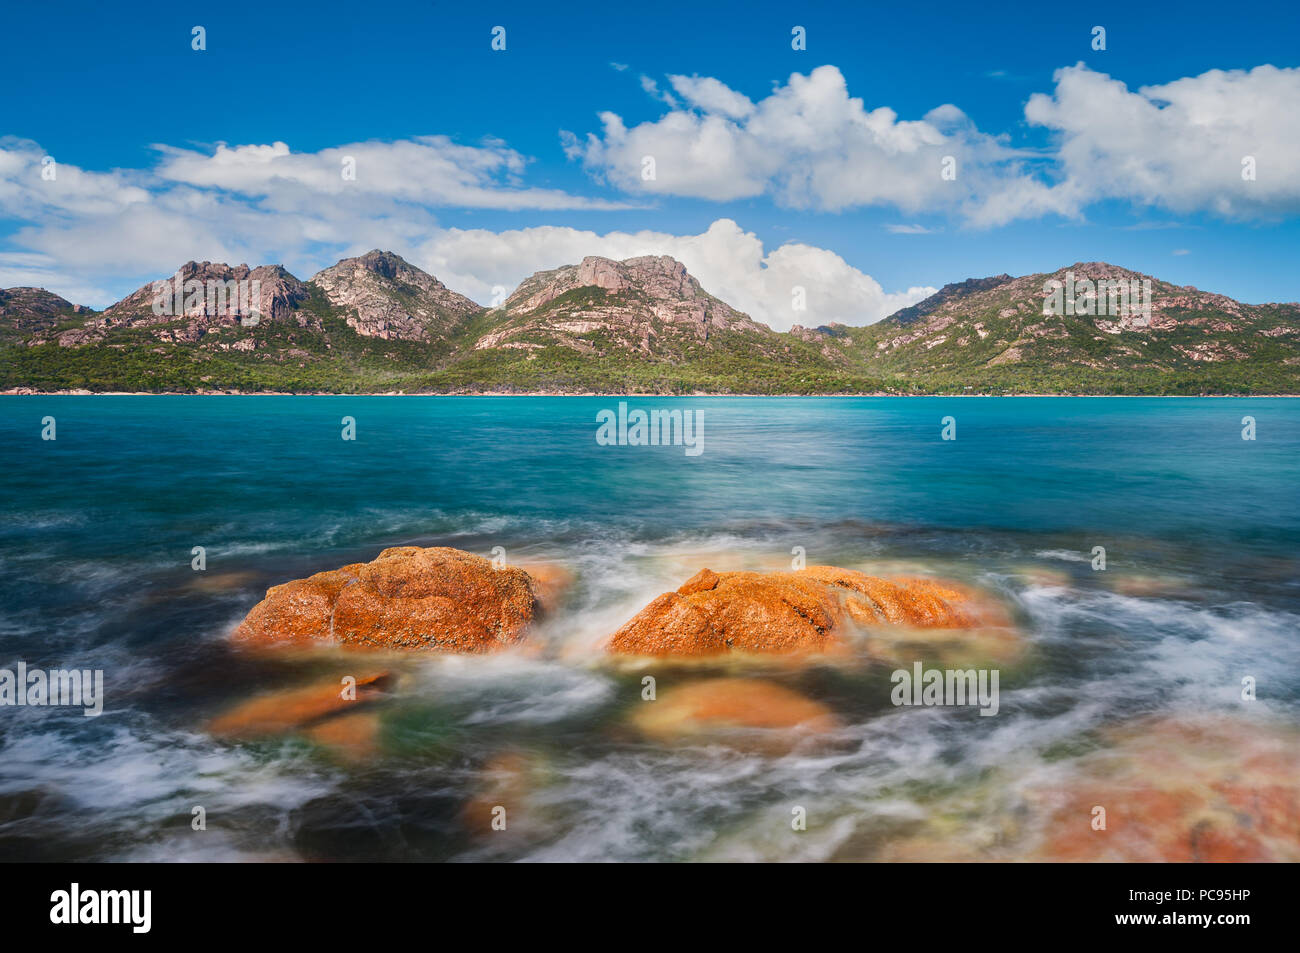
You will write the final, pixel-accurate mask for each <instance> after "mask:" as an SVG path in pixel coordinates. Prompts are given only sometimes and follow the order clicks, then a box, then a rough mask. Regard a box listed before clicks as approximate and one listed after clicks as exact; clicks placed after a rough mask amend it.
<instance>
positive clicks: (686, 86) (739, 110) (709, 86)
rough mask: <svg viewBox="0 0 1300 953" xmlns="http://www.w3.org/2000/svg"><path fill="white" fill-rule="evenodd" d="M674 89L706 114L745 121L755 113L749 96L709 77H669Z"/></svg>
mask: <svg viewBox="0 0 1300 953" xmlns="http://www.w3.org/2000/svg"><path fill="white" fill-rule="evenodd" d="M668 81H669V82H670V83H672V85H673V89H675V90H676V91H677V94H678V95H679V96H681V97H682V98H683V99H684V100H686V101H687V102H688V103H690V104H691V105H692V106H695V107H696V108H698V109H702V110H703V111H705V112H711V113H718V114H719V115H722V116H725V117H727V118H728V119H744V118H745V117H746V116H749V115H750V114H751V113H753V111H754V104H753V102H751V101H750V99H749V97H748V96H743V95H741V94H740V93H738V92H736V91H735V90H732V89H728V88H727V87H726V86H724V85H723V84H722V83H721V82H719V81H718V80H716V79H713V78H712V77H709V76H669V77H668Z"/></svg>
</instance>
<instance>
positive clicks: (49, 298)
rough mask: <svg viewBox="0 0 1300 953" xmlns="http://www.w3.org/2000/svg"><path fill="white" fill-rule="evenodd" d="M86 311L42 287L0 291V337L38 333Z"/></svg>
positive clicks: (3, 289)
mask: <svg viewBox="0 0 1300 953" xmlns="http://www.w3.org/2000/svg"><path fill="white" fill-rule="evenodd" d="M86 311H87V309H85V308H83V307H82V306H81V305H79V304H73V303H72V302H70V301H68V300H67V299H66V298H61V297H59V296H58V295H56V294H54V293H53V292H50V291H46V290H45V289H44V288H0V336H2V337H8V336H10V335H18V336H23V335H29V334H39V333H40V332H42V331H48V330H50V329H51V328H53V327H54V326H55V325H57V324H58V323H59V322H60V321H62V320H66V319H67V318H70V317H73V316H75V315H78V314H82V313H84V312H86Z"/></svg>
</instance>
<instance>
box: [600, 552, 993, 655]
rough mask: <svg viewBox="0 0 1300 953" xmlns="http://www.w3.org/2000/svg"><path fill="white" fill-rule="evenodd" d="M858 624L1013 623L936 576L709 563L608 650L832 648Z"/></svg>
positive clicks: (626, 628)
mask: <svg viewBox="0 0 1300 953" xmlns="http://www.w3.org/2000/svg"><path fill="white" fill-rule="evenodd" d="M850 621H851V622H853V623H856V624H857V625H859V626H863V627H876V626H901V627H907V628H909V629H969V628H974V627H976V626H979V625H993V626H1005V625H1008V624H1009V623H1008V619H1007V617H1006V614H1005V612H1004V611H1002V610H1001V608H1000V607H998V606H996V605H995V604H993V603H992V602H991V601H990V600H987V599H981V598H979V597H977V596H976V595H975V594H973V593H971V592H969V591H967V590H965V589H963V588H960V587H958V586H956V585H953V584H951V583H941V582H937V581H934V580H930V579H902V580H897V581H893V582H891V581H888V580H885V579H878V578H876V577H875V576H868V575H866V574H865V573H861V572H856V571H854V570H851V569H837V568H835V567H833V566H810V567H809V568H807V569H804V570H800V571H797V572H773V573H760V572H723V573H716V572H713V571H712V570H711V569H702V570H700V572H698V573H696V574H695V575H694V576H692V577H691V578H690V579H688V580H687V581H686V582H685V583H683V584H682V585H681V586H680V587H679V588H678V589H677V591H676V592H666V593H664V594H663V595H661V596H659V597H658V598H656V599H655V600H654V601H652V602H651V603H650V604H649V605H647V606H646V607H645V608H644V609H642V610H641V611H640V612H639V613H637V615H636V616H634V617H633V618H632V619H631V620H630V621H628V622H627V623H626V624H624V625H623V627H622V628H620V629H619V630H618V631H617V632H615V633H614V635H613V636H612V637H611V638H610V640H609V643H608V649H609V651H610V652H614V653H617V654H620V655H656V656H663V655H674V656H692V655H694V656H708V655H718V654H722V653H725V652H732V651H738V652H771V653H794V652H827V651H833V650H835V649H836V648H839V647H842V646H843V645H844V642H845V638H846V637H847V635H848V634H849V628H850V627H849V624H848V623H849V622H850Z"/></svg>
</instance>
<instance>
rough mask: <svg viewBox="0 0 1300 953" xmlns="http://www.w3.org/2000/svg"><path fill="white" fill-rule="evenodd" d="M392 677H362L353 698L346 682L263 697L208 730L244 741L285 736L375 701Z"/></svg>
mask: <svg viewBox="0 0 1300 953" xmlns="http://www.w3.org/2000/svg"><path fill="white" fill-rule="evenodd" d="M390 678H391V676H390V675H389V673H388V672H379V673H376V674H371V675H362V676H359V677H358V678H357V683H356V697H355V698H353V699H349V698H345V697H344V695H345V691H344V684H343V681H342V679H339V680H337V681H329V682H324V683H317V684H315V685H310V686H308V687H306V688H295V689H290V690H289V691H281V692H273V693H271V694H268V695H262V696H260V697H258V698H254V699H251V700H250V701H246V702H243V703H242V704H239V705H236V706H235V707H234V708H232V709H231V710H230V711H227V712H226V713H225V714H223V715H220V716H219V717H217V718H214V719H213V720H212V721H210V722H209V723H208V726H207V727H208V731H209V732H211V733H212V734H214V735H228V736H234V737H240V738H253V737H260V736H265V735H276V734H283V733H285V732H288V731H293V730H295V729H297V728H302V727H304V726H307V725H310V724H312V723H314V722H317V721H321V720H322V719H325V718H328V717H329V716H331V715H336V714H338V713H339V712H344V711H350V710H352V709H353V708H354V707H355V706H357V705H362V704H365V703H366V702H369V701H373V700H374V699H375V698H376V697H378V696H379V695H380V694H382V692H383V689H384V688H385V686H387V684H388V682H389V681H390Z"/></svg>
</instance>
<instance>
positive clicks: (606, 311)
mask: <svg viewBox="0 0 1300 953" xmlns="http://www.w3.org/2000/svg"><path fill="white" fill-rule="evenodd" d="M502 310H503V322H502V323H501V324H500V325H499V326H498V327H497V328H495V329H493V330H492V331H490V332H489V333H487V334H485V335H484V336H482V337H481V338H480V339H479V340H478V341H477V342H476V344H475V348H476V349H480V350H481V349H484V348H491V347H506V348H510V347H529V346H541V345H545V344H555V345H560V346H563V347H568V348H571V349H574V350H578V351H583V352H585V353H590V352H593V351H600V350H601V348H605V349H608V350H624V351H630V352H633V353H640V354H642V355H646V356H667V355H672V354H676V353H681V352H682V350H683V349H684V348H690V347H693V346H707V345H708V344H709V343H710V342H711V341H712V339H713V336H715V335H718V334H725V333H731V332H747V333H749V334H753V335H759V336H761V337H762V338H765V339H766V338H770V339H771V340H770V342H769V343H771V344H773V345H775V344H776V343H777V342H779V340H780V338H779V336H778V335H777V334H776V333H775V332H774V331H772V329H771V328H769V327H767V325H765V324H760V323H758V322H757V321H754V320H752V319H751V318H749V317H748V316H747V315H745V314H742V313H741V312H739V311H736V310H735V309H734V308H732V307H730V306H729V305H727V304H725V303H724V302H722V301H720V300H718V299H717V298H715V297H713V295H711V294H709V293H708V292H707V291H705V290H704V289H703V287H701V285H700V283H699V282H698V281H697V280H696V279H695V278H694V277H693V276H691V275H690V274H689V273H688V272H687V271H686V266H685V265H683V264H682V263H681V262H680V261H677V260H676V259H674V258H669V257H667V256H656V255H646V256H642V257H640V258H628V259H626V260H625V261H614V260H612V259H609V258H599V257H588V258H584V259H583V260H582V261H581V262H580V263H579V264H577V265H567V266H565V267H563V268H557V269H554V270H552V271H541V272H538V273H537V274H535V275H532V276H531V277H529V278H527V279H525V280H524V281H523V282H522V283H521V284H520V285H519V287H518V288H516V289H515V291H514V293H513V294H512V295H511V296H510V297H509V298H507V299H506V302H505V304H504V306H503V309H502ZM593 342H599V343H598V344H597V343H593Z"/></svg>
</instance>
